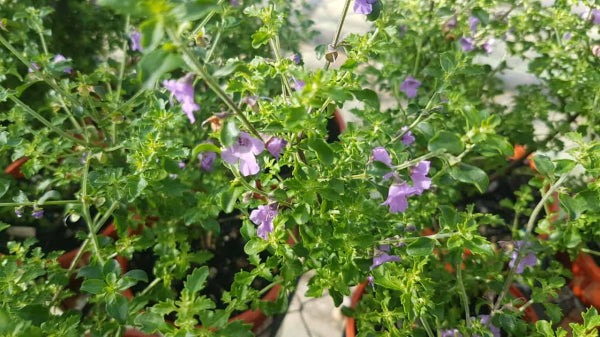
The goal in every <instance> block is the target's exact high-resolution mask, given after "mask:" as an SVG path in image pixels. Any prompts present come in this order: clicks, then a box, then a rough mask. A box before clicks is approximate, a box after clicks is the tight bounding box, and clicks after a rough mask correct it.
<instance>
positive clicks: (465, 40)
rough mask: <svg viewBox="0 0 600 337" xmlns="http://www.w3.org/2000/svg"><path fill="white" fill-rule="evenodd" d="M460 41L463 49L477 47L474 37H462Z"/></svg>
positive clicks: (469, 49)
mask: <svg viewBox="0 0 600 337" xmlns="http://www.w3.org/2000/svg"><path fill="white" fill-rule="evenodd" d="M459 41H460V44H461V45H462V50H463V51H472V50H474V49H475V41H474V40H473V38H472V37H461V38H460V40H459Z"/></svg>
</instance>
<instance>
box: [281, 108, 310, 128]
mask: <svg viewBox="0 0 600 337" xmlns="http://www.w3.org/2000/svg"><path fill="white" fill-rule="evenodd" d="M283 113H284V114H285V120H284V122H283V125H284V126H285V127H286V128H289V129H296V128H297V129H302V127H303V125H302V124H303V123H302V122H303V121H305V120H306V119H307V118H308V113H307V112H306V109H305V108H304V107H301V106H300V107H288V108H284V109H283Z"/></svg>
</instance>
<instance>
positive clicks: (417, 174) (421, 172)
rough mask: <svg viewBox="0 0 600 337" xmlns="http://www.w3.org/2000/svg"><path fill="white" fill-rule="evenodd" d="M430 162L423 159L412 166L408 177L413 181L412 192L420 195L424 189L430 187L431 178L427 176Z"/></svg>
mask: <svg viewBox="0 0 600 337" xmlns="http://www.w3.org/2000/svg"><path fill="white" fill-rule="evenodd" d="M430 166H431V162H429V161H427V160H424V161H422V162H420V163H419V164H417V166H414V167H413V168H412V172H411V174H410V178H411V179H412V181H413V190H414V194H417V195H421V193H423V191H424V190H428V189H429V188H431V178H429V177H427V174H428V173H429V168H430Z"/></svg>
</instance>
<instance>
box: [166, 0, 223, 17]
mask: <svg viewBox="0 0 600 337" xmlns="http://www.w3.org/2000/svg"><path fill="white" fill-rule="evenodd" d="M214 4H215V1H213V0H194V1H188V2H185V3H182V4H180V5H178V6H177V7H175V8H173V10H172V11H171V14H173V16H175V17H176V18H177V22H183V21H196V20H198V19H200V18H202V17H204V16H206V14H207V13H208V12H209V11H210V10H211V9H213V8H215V6H214Z"/></svg>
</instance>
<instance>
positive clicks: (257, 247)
mask: <svg viewBox="0 0 600 337" xmlns="http://www.w3.org/2000/svg"><path fill="white" fill-rule="evenodd" d="M268 246H269V242H268V241H265V240H263V239H261V238H258V237H253V238H252V239H250V241H248V242H247V243H246V245H245V246H244V252H246V254H248V255H254V254H258V253H260V252H262V251H263V250H265V249H267V247H268Z"/></svg>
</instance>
